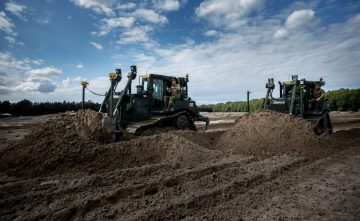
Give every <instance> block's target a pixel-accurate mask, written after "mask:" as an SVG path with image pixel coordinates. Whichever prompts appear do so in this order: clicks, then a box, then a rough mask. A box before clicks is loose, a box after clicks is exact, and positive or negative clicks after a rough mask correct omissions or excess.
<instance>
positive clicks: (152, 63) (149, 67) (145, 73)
mask: <svg viewBox="0 0 360 221" xmlns="http://www.w3.org/2000/svg"><path fill="white" fill-rule="evenodd" d="M154 63H155V61H154V62H153V63H151V64H150V65H149V66H148V67H147V68H146V71H145V74H147V72H148V70H149V69H150V68H151V66H152V65H153V64H154Z"/></svg>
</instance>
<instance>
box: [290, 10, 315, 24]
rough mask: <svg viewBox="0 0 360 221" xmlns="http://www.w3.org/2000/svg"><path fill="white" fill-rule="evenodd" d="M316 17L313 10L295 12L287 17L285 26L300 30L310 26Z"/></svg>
mask: <svg viewBox="0 0 360 221" xmlns="http://www.w3.org/2000/svg"><path fill="white" fill-rule="evenodd" d="M314 17H315V12H314V11H313V10H311V9H304V10H299V11H294V12H293V13H291V14H290V15H289V17H287V19H286V22H285V25H286V27H287V28H289V29H291V28H298V27H303V26H306V25H309V24H310V23H311V22H312V21H313V19H314Z"/></svg>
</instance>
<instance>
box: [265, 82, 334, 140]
mask: <svg viewBox="0 0 360 221" xmlns="http://www.w3.org/2000/svg"><path fill="white" fill-rule="evenodd" d="M316 85H319V86H320V87H321V86H324V85H325V81H323V79H322V78H320V80H319V81H307V80H305V79H301V80H299V79H298V76H297V75H293V76H292V80H288V81H284V82H280V81H279V88H280V90H279V94H280V97H279V98H274V97H273V95H272V93H273V90H274V89H275V84H274V79H273V78H270V79H268V83H267V84H266V88H267V94H266V97H265V99H264V104H263V109H264V110H274V111H278V112H283V113H289V114H291V115H294V116H299V117H302V118H304V119H306V120H308V121H311V122H312V124H313V125H314V130H315V133H316V134H323V133H326V134H329V133H331V131H332V125H331V122H330V117H329V112H330V107H329V102H328V101H327V100H326V99H321V100H319V101H318V100H316V97H315V87H316Z"/></svg>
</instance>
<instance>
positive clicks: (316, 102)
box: [312, 83, 325, 111]
mask: <svg viewBox="0 0 360 221" xmlns="http://www.w3.org/2000/svg"><path fill="white" fill-rule="evenodd" d="M312 96H313V97H312V104H313V108H315V111H319V108H320V107H321V104H322V102H323V101H324V99H325V91H324V90H323V89H321V85H320V84H319V83H317V84H316V85H315V88H314V89H313V91H312Z"/></svg>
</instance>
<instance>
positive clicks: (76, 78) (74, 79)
mask: <svg viewBox="0 0 360 221" xmlns="http://www.w3.org/2000/svg"><path fill="white" fill-rule="evenodd" d="M72 80H73V81H77V82H80V81H82V80H83V79H82V78H81V77H80V76H77V77H75V78H73V79H72Z"/></svg>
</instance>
